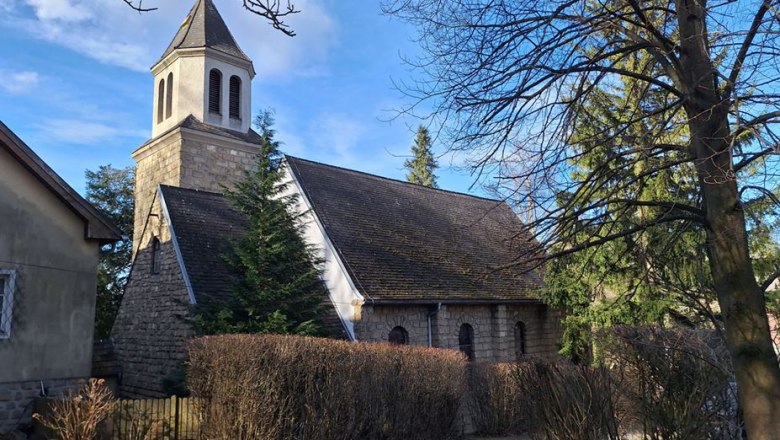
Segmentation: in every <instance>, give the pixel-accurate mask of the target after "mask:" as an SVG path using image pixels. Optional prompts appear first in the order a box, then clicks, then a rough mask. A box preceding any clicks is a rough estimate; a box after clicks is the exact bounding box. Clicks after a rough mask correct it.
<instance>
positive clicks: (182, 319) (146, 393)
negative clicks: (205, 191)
mask: <svg viewBox="0 0 780 440" xmlns="http://www.w3.org/2000/svg"><path fill="white" fill-rule="evenodd" d="M154 213H155V214H157V215H155V216H152V217H150V225H149V227H148V228H147V230H146V233H145V234H144V236H143V237H142V238H141V250H140V251H139V252H138V255H137V256H136V259H135V262H134V264H133V269H132V273H131V274H130V279H129V281H128V285H127V287H126V289H125V295H124V298H123V299H122V305H121V306H120V308H119V314H118V315H117V319H116V322H115V323H114V328H113V331H112V335H111V337H112V340H113V343H114V348H115V351H116V355H117V360H118V361H119V364H120V366H121V369H122V372H121V376H120V390H119V392H120V395H122V396H124V397H162V396H164V393H163V390H162V387H161V384H160V381H161V379H162V378H163V377H164V376H166V375H167V374H169V373H171V372H172V371H174V370H176V369H177V368H178V367H179V366H180V365H181V363H182V361H183V360H184V357H185V354H186V353H185V349H186V342H187V340H188V339H189V338H191V337H192V336H193V335H194V331H193V329H192V325H191V323H190V322H189V318H190V300H189V295H188V293H187V288H186V285H185V284H184V279H183V277H182V274H181V270H180V268H179V263H178V261H177V259H176V254H175V251H174V248H173V243H172V241H171V236H170V232H169V230H168V227H167V225H166V224H165V223H164V219H163V218H162V213H161V212H160V205H159V203H157V204H156V206H155V210H154ZM153 237H158V239H159V240H160V243H161V247H160V248H161V250H160V257H161V265H160V272H159V273H158V274H153V273H152V252H151V242H152V239H153Z"/></svg>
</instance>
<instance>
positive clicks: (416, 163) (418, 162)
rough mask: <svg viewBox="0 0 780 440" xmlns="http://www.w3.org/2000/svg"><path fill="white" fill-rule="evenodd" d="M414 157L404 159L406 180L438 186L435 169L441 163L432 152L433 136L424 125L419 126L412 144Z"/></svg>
mask: <svg viewBox="0 0 780 440" xmlns="http://www.w3.org/2000/svg"><path fill="white" fill-rule="evenodd" d="M412 156H413V157H412V158H411V159H407V160H406V161H404V167H405V168H406V169H407V171H408V172H407V174H406V181H407V182H411V183H416V184H419V185H424V186H428V187H431V188H438V185H436V175H435V174H434V171H436V168H438V167H439V165H438V164H437V163H436V159H435V158H434V157H433V153H432V152H431V137H430V136H429V135H428V129H427V128H425V127H423V126H422V125H421V126H420V127H419V128H417V138H416V139H415V141H414V146H412Z"/></svg>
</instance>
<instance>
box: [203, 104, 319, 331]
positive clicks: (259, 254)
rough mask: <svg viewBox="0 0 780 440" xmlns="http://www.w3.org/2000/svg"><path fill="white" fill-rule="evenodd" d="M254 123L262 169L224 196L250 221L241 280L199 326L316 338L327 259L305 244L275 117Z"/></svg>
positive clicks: (238, 255)
mask: <svg viewBox="0 0 780 440" xmlns="http://www.w3.org/2000/svg"><path fill="white" fill-rule="evenodd" d="M255 125H256V127H257V128H258V129H259V130H260V134H261V136H262V138H263V143H262V146H261V151H260V154H259V159H258V163H257V170H256V171H255V172H252V173H250V174H248V175H247V177H246V179H244V180H242V181H240V182H238V183H236V185H235V188H234V189H230V190H227V191H226V192H225V196H226V197H227V198H228V199H229V200H230V201H231V202H232V203H233V205H234V207H235V208H236V209H237V210H238V211H240V212H241V213H243V214H245V215H246V217H247V219H248V223H249V225H248V230H247V232H246V234H245V235H244V236H243V237H242V238H241V239H240V240H238V241H237V242H236V243H235V244H234V249H233V255H232V256H230V257H229V261H230V263H231V265H232V266H233V268H234V269H235V271H236V273H237V274H238V275H239V276H238V281H237V283H236V284H235V285H234V286H233V289H232V292H231V296H230V298H229V300H228V301H227V303H226V304H223V305H221V306H220V307H214V306H205V307H203V308H202V309H201V310H200V312H199V313H198V314H197V317H196V322H197V324H198V326H199V330H200V331H201V333H205V334H214V333H234V332H249V333H296V334H315V333H317V325H316V324H315V320H316V318H317V314H318V310H319V305H320V302H321V300H322V297H323V295H324V288H323V285H322V283H321V281H320V270H319V265H320V263H321V262H320V261H319V259H318V258H317V257H316V255H315V249H314V248H313V247H312V246H310V245H309V244H307V243H306V242H305V240H304V239H303V235H302V228H303V225H302V223H301V221H300V216H299V215H298V214H296V213H295V211H294V209H293V208H294V205H295V203H296V199H297V197H296V196H295V195H286V194H285V190H286V185H285V184H284V183H283V182H282V179H283V177H284V176H283V170H282V168H281V165H282V154H281V152H280V151H279V141H277V140H275V139H274V130H273V129H272V128H271V126H272V125H273V116H272V114H271V113H270V112H268V111H265V112H263V113H261V114H260V115H258V116H257V118H256V120H255Z"/></svg>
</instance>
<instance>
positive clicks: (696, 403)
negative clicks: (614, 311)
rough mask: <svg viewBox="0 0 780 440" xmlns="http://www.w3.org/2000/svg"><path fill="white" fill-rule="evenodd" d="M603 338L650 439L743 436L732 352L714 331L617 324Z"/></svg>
mask: <svg viewBox="0 0 780 440" xmlns="http://www.w3.org/2000/svg"><path fill="white" fill-rule="evenodd" d="M603 339H604V340H606V341H608V342H607V344H606V345H605V356H606V361H607V362H609V363H610V364H611V365H612V367H613V370H615V372H616V373H619V374H620V375H621V376H622V378H623V379H624V380H623V387H622V388H623V393H624V394H625V396H626V398H627V401H628V402H629V405H630V407H631V413H632V419H633V420H634V427H633V428H634V429H635V430H637V429H638V430H641V431H642V432H643V434H644V435H645V436H646V437H647V438H649V439H665V440H673V439H689V438H709V439H733V438H739V430H740V423H739V421H738V417H737V398H736V389H735V386H734V385H733V383H734V382H733V381H734V379H733V378H732V374H731V372H730V371H731V369H730V366H729V356H728V352H727V351H726V348H725V346H724V345H723V343H722V341H721V340H720V338H719V337H718V336H717V335H716V334H715V333H714V332H705V331H702V330H694V329H663V328H659V327H616V328H613V329H611V330H610V331H609V333H608V334H606V335H605V337H604V338H603Z"/></svg>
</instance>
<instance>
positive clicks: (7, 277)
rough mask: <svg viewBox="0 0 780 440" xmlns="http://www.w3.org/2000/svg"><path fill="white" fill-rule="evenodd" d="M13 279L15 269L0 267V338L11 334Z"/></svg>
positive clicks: (14, 279) (5, 337)
mask: <svg viewBox="0 0 780 440" xmlns="http://www.w3.org/2000/svg"><path fill="white" fill-rule="evenodd" d="M15 281H16V271H15V270H2V269H0V339H7V338H9V337H10V336H11V320H12V319H13V306H14V284H15Z"/></svg>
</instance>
